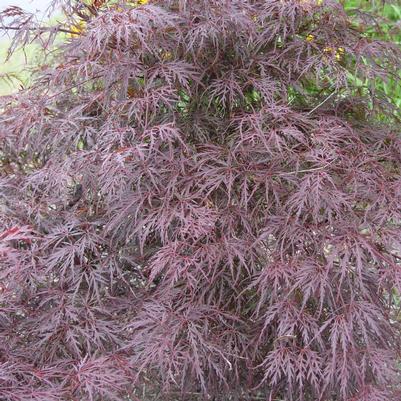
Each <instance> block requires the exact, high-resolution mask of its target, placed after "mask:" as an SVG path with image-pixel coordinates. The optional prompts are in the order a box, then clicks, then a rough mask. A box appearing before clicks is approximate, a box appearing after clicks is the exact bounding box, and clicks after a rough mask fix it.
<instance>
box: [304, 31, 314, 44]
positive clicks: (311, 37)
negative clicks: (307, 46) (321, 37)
mask: <svg viewBox="0 0 401 401" xmlns="http://www.w3.org/2000/svg"><path fill="white" fill-rule="evenodd" d="M314 39H315V35H312V34H311V33H310V34H309V35H308V36H307V37H306V41H307V42H313V40H314Z"/></svg>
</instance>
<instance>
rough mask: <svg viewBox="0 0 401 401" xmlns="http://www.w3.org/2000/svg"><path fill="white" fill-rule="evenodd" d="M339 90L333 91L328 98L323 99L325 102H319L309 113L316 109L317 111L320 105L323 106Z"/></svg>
mask: <svg viewBox="0 0 401 401" xmlns="http://www.w3.org/2000/svg"><path fill="white" fill-rule="evenodd" d="M336 93H337V92H336V91H334V92H332V93H331V94H330V95H329V96H327V97H326V99H324V100H323V102H321V103H319V104H318V105H317V106H316V107H314V108H313V109H312V110H311V111H309V112H308V114H309V115H310V114H312V113H313V112H314V111H316V110H317V109H318V108H319V107H320V106H323V105H324V104H325V103H326V102H327V101H328V100H329V99H330V98H331V97H332V96H333V95H334V94H336Z"/></svg>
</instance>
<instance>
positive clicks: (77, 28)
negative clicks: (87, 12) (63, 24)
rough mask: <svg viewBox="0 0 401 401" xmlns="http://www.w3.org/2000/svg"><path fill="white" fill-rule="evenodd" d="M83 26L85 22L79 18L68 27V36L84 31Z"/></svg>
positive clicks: (77, 34)
mask: <svg viewBox="0 0 401 401" xmlns="http://www.w3.org/2000/svg"><path fill="white" fill-rule="evenodd" d="M85 26H86V22H85V21H83V20H80V21H79V22H77V23H76V24H74V25H72V26H71V27H70V31H71V33H70V36H71V37H75V36H79V35H81V34H82V32H83V31H85Z"/></svg>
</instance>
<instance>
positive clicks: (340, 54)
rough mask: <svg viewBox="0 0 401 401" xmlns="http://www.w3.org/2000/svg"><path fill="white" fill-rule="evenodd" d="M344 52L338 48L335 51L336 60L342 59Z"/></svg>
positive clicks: (341, 48)
mask: <svg viewBox="0 0 401 401" xmlns="http://www.w3.org/2000/svg"><path fill="white" fill-rule="evenodd" d="M344 53H345V50H344V48H343V47H339V48H338V49H337V51H336V60H337V61H340V60H341V59H342V57H343V56H344Z"/></svg>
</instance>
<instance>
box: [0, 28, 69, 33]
mask: <svg viewBox="0 0 401 401" xmlns="http://www.w3.org/2000/svg"><path fill="white" fill-rule="evenodd" d="M1 29H3V30H6V31H20V30H28V31H39V32H41V33H42V32H50V31H52V30H55V31H57V32H63V33H70V34H73V35H74V34H76V32H74V31H71V30H69V29H65V28H57V29H54V28H46V27H39V28H22V27H18V26H2V27H0V30H1Z"/></svg>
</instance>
